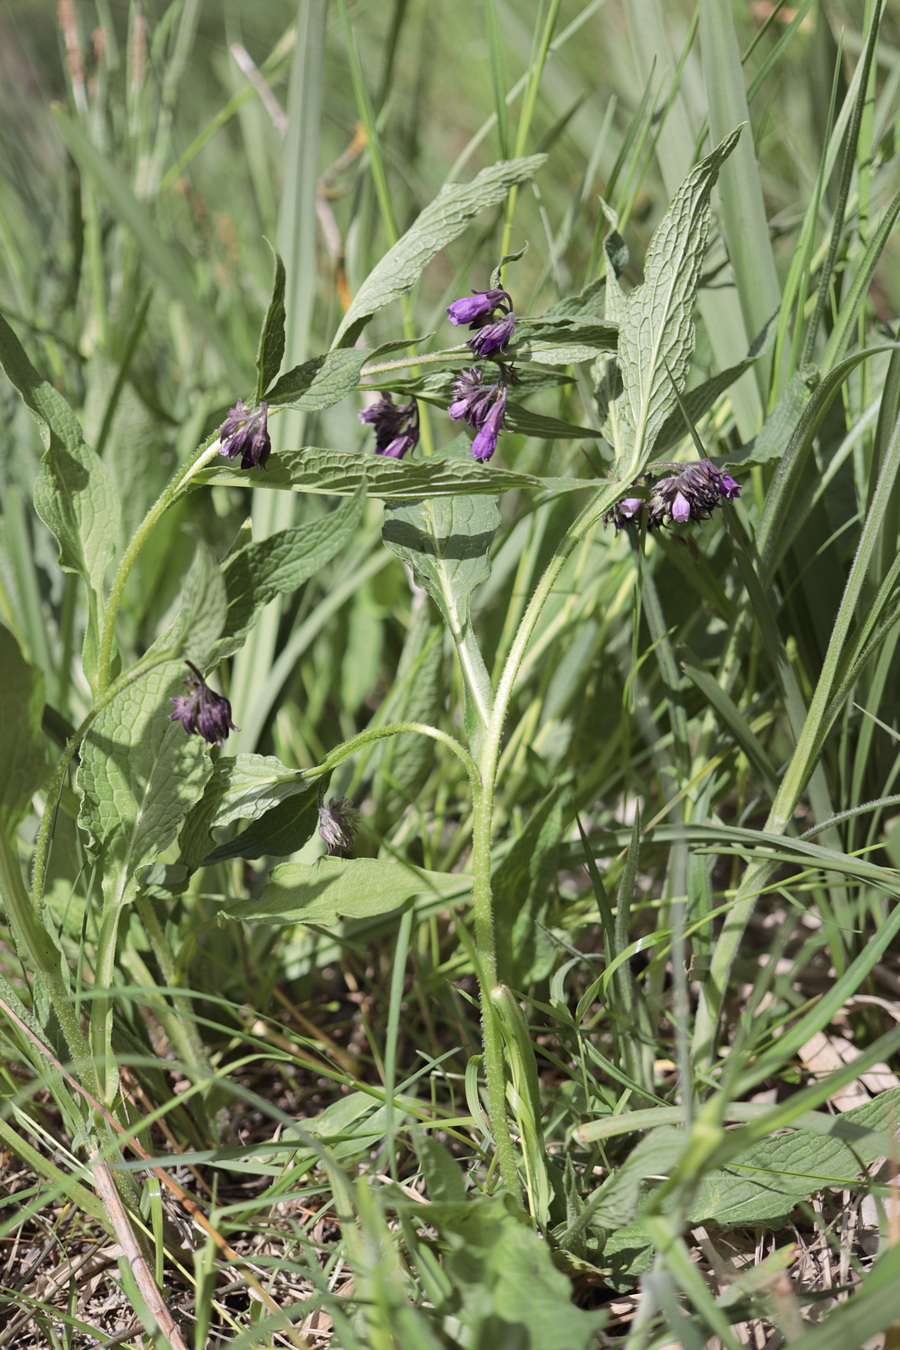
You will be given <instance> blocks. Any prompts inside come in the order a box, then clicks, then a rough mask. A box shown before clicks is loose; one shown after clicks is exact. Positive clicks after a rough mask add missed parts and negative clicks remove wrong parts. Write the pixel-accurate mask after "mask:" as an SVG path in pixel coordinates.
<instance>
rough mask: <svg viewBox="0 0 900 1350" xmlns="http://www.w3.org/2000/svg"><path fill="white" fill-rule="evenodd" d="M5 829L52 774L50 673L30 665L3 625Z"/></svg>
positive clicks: (0, 734) (0, 744) (0, 787)
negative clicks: (47, 753)
mask: <svg viewBox="0 0 900 1350" xmlns="http://www.w3.org/2000/svg"><path fill="white" fill-rule="evenodd" d="M0 670H2V671H3V697H2V698H0V759H2V762H3V764H4V765H5V766H6V767H5V769H4V771H3V781H2V784H0V829H2V830H3V831H4V833H6V834H7V836H8V835H10V834H12V832H13V831H14V830H15V829H16V827H17V826H18V824H19V822H20V821H21V820H22V819H23V818H24V816H25V815H26V814H27V812H28V809H29V805H30V802H31V798H32V795H33V794H34V793H35V792H37V790H38V788H39V787H40V786H41V784H42V783H43V782H44V780H45V779H46V777H47V774H48V772H49V770H48V768H47V765H46V763H45V762H44V756H43V754H42V751H41V717H42V715H43V711H44V677H43V675H42V674H41V672H40V671H39V670H37V669H36V668H35V667H34V666H31V665H29V664H28V662H27V661H26V660H25V658H24V656H23V655H22V653H21V651H20V650H19V644H18V642H17V641H16V639H15V637H14V636H13V634H12V633H11V632H10V631H9V629H8V628H4V627H2V625H0Z"/></svg>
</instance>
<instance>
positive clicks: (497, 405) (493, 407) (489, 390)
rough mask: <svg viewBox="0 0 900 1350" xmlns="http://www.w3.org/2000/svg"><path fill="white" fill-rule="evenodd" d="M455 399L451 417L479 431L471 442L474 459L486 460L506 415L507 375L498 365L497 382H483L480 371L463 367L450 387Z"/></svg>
mask: <svg viewBox="0 0 900 1350" xmlns="http://www.w3.org/2000/svg"><path fill="white" fill-rule="evenodd" d="M453 392H454V394H455V395H456V398H455V400H454V402H453V403H451V404H450V409H449V412H450V416H451V417H452V418H453V419H454V420H455V421H457V422H460V421H462V422H466V423H468V425H469V426H470V427H474V428H475V430H476V431H477V432H478V435H477V436H476V437H475V439H474V441H473V442H472V454H473V455H474V456H475V458H476V459H480V460H487V459H490V457H491V455H492V454H493V453H494V451H495V450H496V448H497V437H498V436H499V434H500V431H501V430H502V428H503V423H504V418H505V415H506V374H505V371H504V370H503V369H502V368H501V374H500V379H499V380H498V381H497V383H496V384H489V385H485V384H484V383H483V381H482V376H481V371H480V370H476V369H472V370H462V371H460V373H459V377H458V379H457V381H456V384H455V385H454V386H453Z"/></svg>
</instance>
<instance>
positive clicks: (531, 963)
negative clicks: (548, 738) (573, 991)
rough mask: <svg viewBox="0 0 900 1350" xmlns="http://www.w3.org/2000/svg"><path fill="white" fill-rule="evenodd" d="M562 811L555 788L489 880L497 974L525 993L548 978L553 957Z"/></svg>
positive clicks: (504, 981)
mask: <svg viewBox="0 0 900 1350" xmlns="http://www.w3.org/2000/svg"><path fill="white" fill-rule="evenodd" d="M561 835H562V808H561V806H560V801H559V791H558V789H556V788H554V789H553V791H551V792H549V793H548V794H547V796H546V797H545V798H544V800H543V801H542V802H541V803H540V805H539V806H538V807H537V808H536V810H535V811H534V813H533V814H532V816H531V818H530V819H529V821H528V823H527V825H526V826H525V828H524V830H523V831H522V833H521V834H520V835H519V836H518V838H517V839H516V841H515V843H514V844H513V847H512V849H511V850H510V852H509V853H508V854H507V855H506V857H505V858H504V859H503V861H502V862H501V863H500V865H499V866H498V867H497V869H496V871H495V873H494V875H493V877H492V878H491V890H492V892H493V897H494V925H495V930H496V935H497V939H496V940H497V969H498V972H499V978H500V979H501V980H502V981H503V983H504V984H509V985H512V987H513V988H514V989H524V988H525V987H526V985H527V984H529V983H530V981H532V980H540V979H542V978H543V977H544V976H545V975H547V974H548V973H549V971H550V969H551V967H552V965H553V962H554V960H555V957H556V951H555V948H554V947H553V945H552V944H551V942H550V939H549V937H548V936H547V935H546V933H545V932H543V930H542V929H541V928H540V927H539V925H540V924H543V923H545V922H546V915H547V908H548V904H549V900H550V894H551V889H552V888H553V886H554V884H555V881H556V873H557V859H558V854H559V841H560V837H561Z"/></svg>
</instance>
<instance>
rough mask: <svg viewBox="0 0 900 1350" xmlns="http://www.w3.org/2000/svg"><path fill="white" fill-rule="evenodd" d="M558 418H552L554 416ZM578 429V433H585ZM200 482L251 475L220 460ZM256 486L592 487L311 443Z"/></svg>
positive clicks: (343, 491) (445, 492)
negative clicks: (400, 458) (239, 471)
mask: <svg viewBox="0 0 900 1350" xmlns="http://www.w3.org/2000/svg"><path fill="white" fill-rule="evenodd" d="M549 420H553V419H549ZM585 434H587V433H585V431H584V430H583V429H579V431H578V435H585ZM191 482H192V486H193V485H197V484H200V483H224V484H226V485H227V486H229V487H233V486H234V485H235V484H237V483H241V484H242V485H243V484H245V483H246V475H244V476H243V477H241V476H240V474H239V473H238V472H236V471H235V470H230V469H228V468H227V467H223V466H222V465H219V464H215V465H213V466H211V467H210V468H209V469H204V470H202V471H201V472H200V473H198V474H196V475H195V477H194V478H193V479H192V480H191ZM253 483H254V487H261V488H293V489H295V490H296V491H299V492H321V493H326V494H332V495H338V496H342V497H347V496H352V494H353V493H354V492H356V491H357V490H358V489H359V487H360V484H362V483H365V484H366V490H367V492H368V495H369V496H370V497H386V498H390V499H392V500H394V501H421V500H422V498H423V497H460V496H471V495H472V494H473V493H478V494H479V495H481V494H484V495H486V496H489V497H496V496H497V495H498V494H499V493H501V492H509V491H511V490H512V489H513V488H540V489H542V490H543V491H544V492H574V491H576V490H577V489H579V488H586V487H587V488H589V487H591V486H592V484H591V481H590V480H588V479H583V478H537V477H535V476H534V475H533V474H529V473H516V472H515V471H514V470H512V469H499V468H495V467H493V466H492V465H490V464H479V463H477V462H476V461H475V460H474V459H420V460H410V461H409V462H408V463H405V462H404V461H403V460H397V459H385V458H383V457H382V456H380V455H362V454H357V453H355V452H354V451H352V450H326V449H321V448H320V447H318V446H314V445H306V446H304V447H303V449H302V450H288V451H286V452H285V453H284V454H283V455H273V456H272V458H271V459H270V460H269V462H268V464H267V465H266V471H265V472H264V473H261V474H260V475H259V476H258V477H257V478H254V480H253Z"/></svg>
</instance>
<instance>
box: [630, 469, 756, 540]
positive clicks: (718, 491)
mask: <svg viewBox="0 0 900 1350" xmlns="http://www.w3.org/2000/svg"><path fill="white" fill-rule="evenodd" d="M666 467H670V468H673V469H675V468H677V469H678V470H679V472H678V473H673V474H668V475H667V476H666V477H665V478H659V479H657V481H656V482H655V483H654V484H653V485H652V488H651V490H650V495H649V497H648V499H647V501H646V503H645V502H644V501H642V500H641V498H640V497H625V498H623V499H622V501H620V502H617V503H616V505H615V506H614V507H613V508H612V510H611V511H607V513H606V515H605V516H604V517H603V520H604V522H605V523H606V524H607V525H615V527H616V529H617V530H621V529H623V528H624V527H625V526H627V525H639V524H640V520H641V509H642V508H643V507H644V506H646V511H647V528H648V529H649V530H652V529H658V528H659V527H660V526H662V525H670V524H672V523H673V522H674V523H675V524H676V525H688V524H690V522H691V521H694V520H709V518H710V516H711V515H712V513H713V511H714V510H715V508H716V507H717V506H721V505H722V504H723V503H724V502H732V501H734V500H735V499H736V498H737V497H739V496H740V494H741V485H740V483H737V482H735V480H734V479H733V478H732V477H731V475H730V474H728V473H724V472H723V471H722V470H720V469H717V468H716V466H715V465H714V464H713V463H712V461H711V460H708V459H701V460H700V461H699V463H697V464H687V465H684V466H682V465H675V464H672V465H668V466H666Z"/></svg>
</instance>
